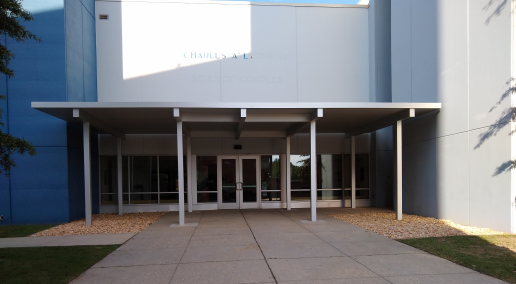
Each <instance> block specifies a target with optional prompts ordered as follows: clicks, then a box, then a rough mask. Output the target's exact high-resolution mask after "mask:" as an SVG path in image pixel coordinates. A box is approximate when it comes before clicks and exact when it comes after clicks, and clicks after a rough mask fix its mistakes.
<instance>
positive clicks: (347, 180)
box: [343, 154, 351, 188]
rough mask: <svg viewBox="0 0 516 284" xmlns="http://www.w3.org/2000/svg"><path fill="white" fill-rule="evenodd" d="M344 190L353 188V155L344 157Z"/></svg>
mask: <svg viewBox="0 0 516 284" xmlns="http://www.w3.org/2000/svg"><path fill="white" fill-rule="evenodd" d="M343 159H344V163H343V164H344V188H351V155H348V154H345V155H344V157H343Z"/></svg>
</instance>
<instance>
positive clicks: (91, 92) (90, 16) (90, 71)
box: [82, 1, 97, 102]
mask: <svg viewBox="0 0 516 284" xmlns="http://www.w3.org/2000/svg"><path fill="white" fill-rule="evenodd" d="M83 2H94V1H83ZM93 7H94V4H93ZM90 11H93V12H90ZM94 15H95V11H94V10H86V9H82V19H83V23H82V29H83V34H82V44H83V57H84V101H86V102H96V101H97V43H96V34H95V16H94Z"/></svg>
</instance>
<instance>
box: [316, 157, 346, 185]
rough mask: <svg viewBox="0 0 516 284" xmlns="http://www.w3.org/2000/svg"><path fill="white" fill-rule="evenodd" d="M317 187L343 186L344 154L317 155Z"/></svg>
mask: <svg viewBox="0 0 516 284" xmlns="http://www.w3.org/2000/svg"><path fill="white" fill-rule="evenodd" d="M317 188H318V189H335V188H342V155H341V154H332V155H317Z"/></svg>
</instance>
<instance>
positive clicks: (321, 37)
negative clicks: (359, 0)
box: [297, 8, 369, 102]
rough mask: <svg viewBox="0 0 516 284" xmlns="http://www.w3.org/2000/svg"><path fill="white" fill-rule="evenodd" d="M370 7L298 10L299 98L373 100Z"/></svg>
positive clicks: (312, 99) (304, 100) (305, 100)
mask: <svg viewBox="0 0 516 284" xmlns="http://www.w3.org/2000/svg"><path fill="white" fill-rule="evenodd" d="M368 26H369V25H368V12H367V9H328V8H298V9H297V53H298V100H299V101H300V102H314V101H323V102H324V101H326V102H328V101H330V102H331V101H347V102H359V101H363V102H367V101H369V29H368Z"/></svg>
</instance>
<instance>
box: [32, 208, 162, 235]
mask: <svg viewBox="0 0 516 284" xmlns="http://www.w3.org/2000/svg"><path fill="white" fill-rule="evenodd" d="M165 213H166V212H144V213H126V214H124V215H122V216H120V215H118V214H95V215H93V216H92V225H91V226H86V223H85V221H84V219H82V220H77V221H73V222H70V223H65V224H61V225H58V226H55V227H52V228H50V229H46V230H44V231H41V232H37V233H35V234H33V235H31V237H41V236H69V235H90V234H124V233H139V232H141V231H143V230H144V229H145V228H147V227H148V226H149V225H150V224H152V223H154V222H155V221H156V220H158V219H159V218H161V216H163V215H165Z"/></svg>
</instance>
